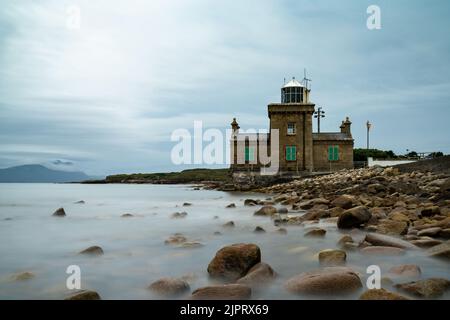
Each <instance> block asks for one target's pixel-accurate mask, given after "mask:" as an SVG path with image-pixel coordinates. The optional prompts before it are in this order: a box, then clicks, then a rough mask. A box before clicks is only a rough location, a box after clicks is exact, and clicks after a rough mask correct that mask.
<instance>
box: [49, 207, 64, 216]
mask: <svg viewBox="0 0 450 320" xmlns="http://www.w3.org/2000/svg"><path fill="white" fill-rule="evenodd" d="M52 216H54V217H65V216H66V212H65V211H64V208H59V209H57V210H56V211H55V212H53V214H52Z"/></svg>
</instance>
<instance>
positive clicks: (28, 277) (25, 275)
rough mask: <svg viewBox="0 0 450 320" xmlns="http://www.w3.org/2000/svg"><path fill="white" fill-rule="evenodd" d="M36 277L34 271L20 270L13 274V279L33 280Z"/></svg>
mask: <svg viewBox="0 0 450 320" xmlns="http://www.w3.org/2000/svg"><path fill="white" fill-rule="evenodd" d="M34 277H35V275H34V273H32V272H28V271H26V272H20V273H17V274H15V275H13V276H12V280H14V281H25V280H31V279H33V278H34Z"/></svg>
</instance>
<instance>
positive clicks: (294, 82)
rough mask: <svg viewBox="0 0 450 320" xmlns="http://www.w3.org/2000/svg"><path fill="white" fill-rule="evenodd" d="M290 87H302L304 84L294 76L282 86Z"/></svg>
mask: <svg viewBox="0 0 450 320" xmlns="http://www.w3.org/2000/svg"><path fill="white" fill-rule="evenodd" d="M290 87H304V85H303V84H301V83H300V82H298V81H297V80H295V78H294V79H292V80H291V81H289V82H288V83H286V84H285V85H284V86H283V88H290Z"/></svg>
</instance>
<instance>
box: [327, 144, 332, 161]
mask: <svg viewBox="0 0 450 320" xmlns="http://www.w3.org/2000/svg"><path fill="white" fill-rule="evenodd" d="M332 160H333V146H328V161H332Z"/></svg>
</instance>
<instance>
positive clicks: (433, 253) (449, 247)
mask: <svg viewBox="0 0 450 320" xmlns="http://www.w3.org/2000/svg"><path fill="white" fill-rule="evenodd" d="M427 254H428V255H429V256H430V257H436V258H446V259H450V241H446V242H444V243H442V244H439V245H437V246H434V247H432V248H430V249H428V250H427Z"/></svg>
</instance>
